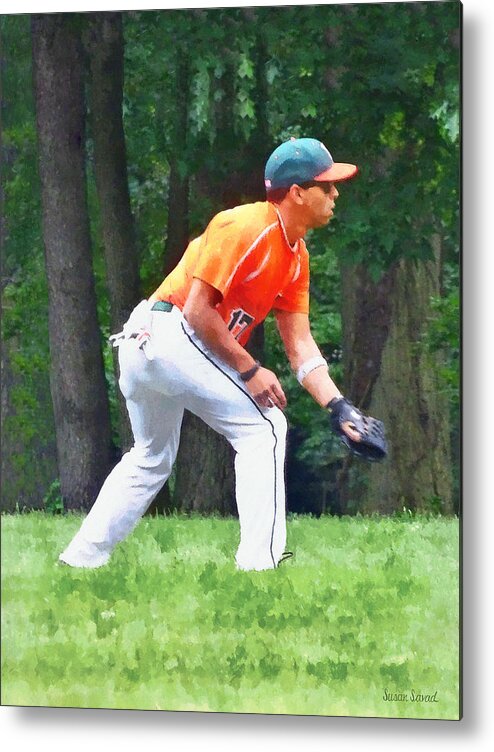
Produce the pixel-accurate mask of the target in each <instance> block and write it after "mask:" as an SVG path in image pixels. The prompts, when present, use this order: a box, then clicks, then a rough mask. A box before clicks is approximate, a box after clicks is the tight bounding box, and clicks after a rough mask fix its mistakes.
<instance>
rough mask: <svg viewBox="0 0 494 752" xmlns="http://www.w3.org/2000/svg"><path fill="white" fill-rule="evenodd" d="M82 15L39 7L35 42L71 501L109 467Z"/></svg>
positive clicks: (54, 348) (61, 454)
mask: <svg viewBox="0 0 494 752" xmlns="http://www.w3.org/2000/svg"><path fill="white" fill-rule="evenodd" d="M80 23H81V19H80V17H79V15H78V14H52V15H44V14H43V15H35V16H33V18H32V41H33V67H34V84H35V96H36V114H37V129H38V145H39V174H40V180H41V193H42V210H43V240H44V247H45V261H46V272H47V278H48V294H49V333H50V355H51V373H50V388H51V394H52V400H53V408H54V416H55V424H56V438H57V454H58V467H59V472H60V482H61V493H62V497H63V498H64V501H65V504H66V506H67V507H68V508H80V507H82V508H84V509H88V508H89V507H90V506H91V505H92V503H93V502H94V499H95V497H96V495H97V492H98V490H99V488H100V486H101V483H102V481H103V480H104V478H105V476H106V475H107V473H108V471H109V469H110V461H111V438H110V436H111V432H110V412H109V405H108V397H107V392H106V384H105V379H104V368H103V357H102V351H101V340H100V332H99V327H98V319H97V312H96V294H95V288H94V279H93V273H92V260H91V242H90V233H89V219H88V211H87V201H86V182H85V162H84V115H85V106H84V87H83V63H82V60H83V56H82V45H81V40H80ZM33 304H34V303H33Z"/></svg>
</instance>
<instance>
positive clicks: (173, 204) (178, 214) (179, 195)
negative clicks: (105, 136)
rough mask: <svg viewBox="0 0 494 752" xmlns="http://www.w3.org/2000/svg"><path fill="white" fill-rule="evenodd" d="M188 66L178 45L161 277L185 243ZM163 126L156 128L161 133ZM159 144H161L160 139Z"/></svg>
mask: <svg viewBox="0 0 494 752" xmlns="http://www.w3.org/2000/svg"><path fill="white" fill-rule="evenodd" d="M189 96H190V66H189V58H188V54H187V51H186V50H185V49H183V46H181V45H179V46H178V47H177V51H176V70H175V86H174V105H175V128H174V137H173V144H170V145H169V146H168V149H167V152H168V162H169V165H170V176H169V179H168V223H167V231H166V248H165V266H164V273H165V276H166V275H167V274H169V273H170V272H171V271H172V270H173V269H174V268H175V267H176V265H177V264H178V262H179V261H180V259H181V258H182V255H183V253H184V251H185V249H186V247H187V243H188V241H189V177H188V175H187V174H184V172H183V170H182V167H183V166H184V165H185V164H186V154H187V125H188V119H189ZM163 127H164V126H163V122H160V123H159V124H158V128H159V129H160V130H162V129H163ZM161 140H163V141H164V140H165V139H164V138H163V136H162V137H161Z"/></svg>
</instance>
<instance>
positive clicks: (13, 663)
mask: <svg viewBox="0 0 494 752" xmlns="http://www.w3.org/2000/svg"><path fill="white" fill-rule="evenodd" d="M1 521H2V544H3V545H2V560H3V561H2V577H3V585H2V588H3V630H2V643H3V645H2V703H3V704H8V705H29V706H30V705H48V706H63V707H73V706H77V707H92V708H101V707H104V708H138V709H165V710H197V711H221V712H244V713H289V714H299V715H302V714H303V715H305V714H310V715H333V716H349V715H351V716H377V717H404V718H445V719H455V718H458V716H459V710H458V705H459V700H458V695H459V660H458V651H459V613H458V611H459V608H458V601H459V596H458V588H459V584H458V580H459V565H458V534H459V530H458V528H459V525H458V520H456V519H442V518H431V519H427V518H421V517H412V518H410V519H397V518H342V519H338V518H332V517H325V518H321V519H314V518H311V517H292V518H290V519H289V523H288V535H289V548H290V549H291V550H294V551H295V558H293V559H290V560H288V561H287V562H285V563H283V564H282V565H281V566H280V567H279V568H278V569H277V570H274V571H273V570H271V571H268V572H257V573H254V572H239V571H237V570H236V569H235V566H234V560H233V556H234V552H235V549H236V546H237V542H238V523H237V521H236V520H234V519H218V518H200V517H181V516H175V517H167V518H163V517H162V518H144V520H143V521H142V522H141V523H140V525H139V526H138V527H137V529H136V530H135V532H134V533H133V534H132V535H131V536H130V537H129V538H128V539H127V540H126V541H124V542H123V543H122V544H120V545H119V546H118V547H117V549H116V550H115V552H114V555H113V557H112V560H111V561H110V563H109V564H108V565H107V566H106V567H103V568H101V569H98V570H92V571H89V570H74V569H71V568H69V567H65V566H61V565H59V564H58V563H57V556H58V553H59V551H60V550H62V549H63V547H64V546H65V544H66V543H67V542H68V541H69V540H70V538H71V537H72V535H73V534H74V533H75V531H76V530H77V529H78V527H79V524H80V521H81V518H80V517H78V516H76V515H74V514H70V515H67V516H61V517H53V516H50V515H47V514H43V513H40V512H33V513H30V514H25V515H4V516H2V518H1ZM385 691H387V692H388V693H389V694H393V693H398V694H399V695H400V697H399V698H398V699H397V700H396V701H389V700H384V699H383V695H384V692H385ZM412 693H414V695H418V694H419V693H421V694H423V695H432V696H435V699H436V700H437V702H431V701H426V700H425V699H419V700H413V698H412ZM434 693H436V694H435V695H434ZM405 694H406V695H407V698H406V699H404V697H403V696H404V695H405ZM429 699H431V698H429Z"/></svg>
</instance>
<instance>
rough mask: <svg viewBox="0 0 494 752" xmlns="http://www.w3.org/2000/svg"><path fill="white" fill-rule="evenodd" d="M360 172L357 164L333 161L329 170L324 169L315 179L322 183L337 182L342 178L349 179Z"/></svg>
mask: <svg viewBox="0 0 494 752" xmlns="http://www.w3.org/2000/svg"><path fill="white" fill-rule="evenodd" d="M357 172H358V167H357V165H354V164H346V162H333V164H332V165H331V167H330V168H329V170H324V172H321V174H320V175H316V177H315V178H314V180H317V181H318V182H321V183H325V182H328V183H337V182H339V181H340V180H349V179H350V178H353V176H354V175H356V174H357Z"/></svg>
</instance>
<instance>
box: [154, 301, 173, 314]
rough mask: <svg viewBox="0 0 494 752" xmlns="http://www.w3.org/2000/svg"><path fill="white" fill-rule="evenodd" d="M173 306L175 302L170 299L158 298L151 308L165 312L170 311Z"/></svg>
mask: <svg viewBox="0 0 494 752" xmlns="http://www.w3.org/2000/svg"><path fill="white" fill-rule="evenodd" d="M172 308H173V303H170V301H169V300H157V301H156V303H154V305H153V307H152V308H151V310H152V311H163V312H164V313H170V311H171V310H172Z"/></svg>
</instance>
